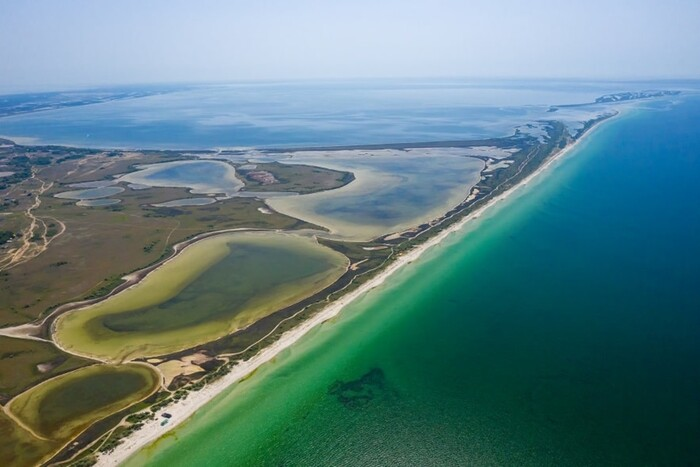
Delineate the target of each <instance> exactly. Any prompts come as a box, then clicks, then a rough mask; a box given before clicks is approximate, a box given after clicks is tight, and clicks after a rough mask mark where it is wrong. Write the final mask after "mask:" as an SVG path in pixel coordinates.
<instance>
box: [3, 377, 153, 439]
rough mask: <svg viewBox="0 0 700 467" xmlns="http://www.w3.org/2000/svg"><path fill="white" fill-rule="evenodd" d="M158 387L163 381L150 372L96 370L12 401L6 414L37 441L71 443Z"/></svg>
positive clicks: (42, 386)
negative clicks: (101, 420)
mask: <svg viewBox="0 0 700 467" xmlns="http://www.w3.org/2000/svg"><path fill="white" fill-rule="evenodd" d="M158 387H160V376H159V375H158V374H157V373H156V372H155V371H154V370H153V369H152V368H151V367H150V366H147V365H143V364H125V365H118V366H114V365H93V366H89V367H86V368H81V369H79V370H76V371H73V372H71V373H68V374H65V375H62V376H58V377H56V378H53V379H50V380H48V381H46V382H44V383H42V384H40V385H38V386H35V387H33V388H32V389H30V390H29V391H26V392H24V393H22V394H21V395H19V396H17V397H16V398H15V399H13V400H12V401H11V402H10V403H9V404H8V406H7V408H6V410H7V412H8V415H11V416H12V417H15V418H16V419H17V420H18V421H19V422H20V423H21V424H22V425H23V426H25V427H26V428H27V429H28V430H31V431H32V432H33V434H34V435H35V436H37V437H39V438H41V439H44V440H49V441H57V442H66V441H69V440H70V439H72V438H74V437H75V436H77V435H78V434H80V433H81V432H82V431H83V430H85V429H86V428H87V427H89V426H90V425H91V424H93V423H94V422H96V421H98V420H100V419H102V418H104V417H107V416H109V415H111V414H113V413H116V412H118V411H120V410H122V409H124V408H125V407H128V406H129V405H131V404H134V403H136V402H138V401H140V400H143V399H145V398H146V397H148V396H149V395H150V394H152V393H153V392H154V391H155V390H156V389H157V388H158Z"/></svg>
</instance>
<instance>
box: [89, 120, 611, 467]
mask: <svg viewBox="0 0 700 467" xmlns="http://www.w3.org/2000/svg"><path fill="white" fill-rule="evenodd" d="M619 115H620V113H618V114H617V115H614V116H611V117H609V118H606V119H604V120H602V121H609V120H612V119H614V118H616V117H618V116H619ZM602 121H598V122H596V123H595V124H594V125H593V126H591V127H590V128H589V129H588V130H587V131H586V132H585V133H584V134H583V135H582V136H581V137H580V138H578V139H576V140H575V141H574V142H573V143H570V144H569V145H567V146H566V147H564V148H563V149H561V150H559V151H558V152H556V153H554V154H552V155H551V156H549V158H548V159H547V160H546V161H545V162H544V163H543V164H542V165H541V166H540V167H538V168H537V169H536V170H535V171H534V172H532V173H531V174H530V175H528V176H526V177H525V178H523V179H522V180H520V182H518V183H517V184H516V185H514V186H513V187H511V188H510V189H508V190H507V191H505V192H504V193H501V194H499V195H498V196H496V197H494V198H492V199H491V200H489V201H488V202H487V203H486V204H485V205H483V206H481V207H479V208H477V209H476V210H474V211H473V212H470V213H468V214H466V215H465V216H464V218H462V219H461V220H459V221H457V222H456V223H455V224H453V225H450V226H449V227H447V228H446V229H445V230H443V231H441V232H439V233H437V234H436V235H435V236H433V237H431V238H429V239H428V240H426V241H425V242H424V243H421V244H419V245H417V246H415V247H413V248H412V249H410V250H408V251H406V252H404V253H402V254H401V255H400V256H398V257H397V259H396V260H395V261H394V262H392V263H391V264H389V266H387V267H386V269H384V270H383V271H381V272H380V273H379V274H378V275H377V276H375V277H373V278H371V279H370V280H368V281H367V282H365V283H363V284H362V285H360V286H359V287H358V288H357V289H355V290H353V291H351V292H349V293H347V294H346V295H343V296H342V297H340V298H339V299H338V300H336V301H334V302H333V303H331V304H329V305H328V306H326V307H325V308H323V309H322V310H321V311H320V312H318V313H316V314H315V315H313V316H312V317H311V318H309V319H308V320H306V321H305V322H303V323H302V324H300V325H299V326H297V327H295V328H294V329H292V330H290V331H287V332H285V333H284V334H282V336H281V337H280V338H279V339H278V340H277V341H275V342H273V343H272V344H270V345H269V346H267V347H266V348H264V349H263V350H262V351H260V352H259V353H258V354H257V355H255V356H254V357H252V358H251V359H249V360H246V361H243V362H240V363H238V364H236V365H235V366H234V367H233V368H232V369H231V371H230V372H229V373H227V374H226V375H224V376H222V377H221V378H220V379H218V380H216V381H214V382H212V383H210V384H207V385H206V386H204V388H202V389H201V390H199V391H196V392H190V393H189V394H188V396H187V397H186V398H184V399H181V400H179V401H177V402H174V403H172V404H171V405H169V406H168V407H167V408H166V409H164V411H167V412H168V413H169V414H170V415H172V417H171V418H170V419H169V423H168V424H167V425H165V426H161V420H160V418H159V417H155V418H154V419H153V420H149V421H147V422H145V423H144V425H143V427H142V428H141V429H140V430H138V431H137V432H135V433H133V434H131V435H130V436H128V437H126V438H125V439H124V440H123V442H122V443H121V444H119V445H117V447H116V448H115V449H114V450H113V451H111V452H110V453H106V454H103V453H100V454H98V457H97V463H96V465H98V466H114V465H119V464H121V463H122V462H124V461H125V460H126V459H128V458H129V457H130V456H132V455H133V454H135V453H136V452H137V451H139V450H140V449H142V448H144V447H146V446H147V445H149V444H151V443H152V442H154V441H156V440H157V439H159V438H160V437H162V436H163V435H164V434H165V433H167V432H168V431H170V430H172V429H173V428H175V427H177V426H178V425H180V424H181V423H183V422H184V421H185V420H187V419H188V418H189V417H190V416H192V415H193V414H194V413H195V412H196V411H197V410H198V409H200V408H201V407H203V406H204V405H205V404H207V403H208V402H209V401H211V400H212V399H213V398H215V397H217V396H218V395H220V394H221V393H223V392H224V391H225V390H226V389H228V388H229V387H230V386H232V385H233V384H235V383H237V382H238V381H240V380H241V379H243V378H245V377H246V376H248V375H249V374H251V373H252V372H253V371H255V370H256V369H258V368H259V367H260V366H262V365H263V364H265V363H267V362H269V361H270V360H272V359H273V358H274V357H275V356H277V355H278V354H279V353H280V352H282V351H283V350H285V349H287V348H289V347H291V346H292V345H293V344H294V343H296V342H297V341H299V339H301V338H302V337H303V336H304V335H306V333H308V332H309V331H310V330H311V329H313V328H314V327H316V326H317V325H319V324H322V323H324V322H326V321H328V320H331V319H333V318H334V317H336V316H337V315H338V314H339V313H340V311H341V310H342V309H343V308H344V307H345V306H346V305H348V304H350V303H352V302H353V301H354V300H356V299H357V298H359V297H361V296H363V295H364V294H365V293H367V292H369V291H370V290H372V289H374V288H377V287H379V286H381V285H382V284H383V283H384V282H385V281H386V280H387V279H388V278H389V277H390V276H391V275H393V274H394V273H395V272H396V271H398V270H400V269H401V268H402V267H404V266H406V265H407V264H410V263H412V262H414V261H416V260H417V259H419V258H420V257H421V256H422V255H423V253H425V252H426V251H427V250H429V249H431V248H432V247H434V246H436V245H439V244H440V243H441V242H442V241H443V240H445V239H446V238H447V237H449V236H450V235H452V234H453V233H455V232H457V231H459V230H461V229H462V228H463V227H464V226H465V225H467V224H468V223H469V222H471V221H472V220H474V219H478V218H479V217H481V215H482V214H484V212H486V211H487V210H489V209H490V208H491V207H493V206H494V205H496V204H497V203H499V202H500V201H503V200H505V199H507V198H508V197H509V196H511V195H512V194H513V193H514V192H516V191H517V190H518V189H519V188H521V187H523V186H526V185H527V184H528V183H530V182H531V181H532V180H533V179H535V178H536V177H538V176H539V175H540V174H541V173H542V172H544V171H545V170H546V169H548V168H549V167H550V166H551V165H552V164H553V163H555V162H557V161H559V160H560V159H561V158H562V157H564V156H565V155H566V154H568V153H569V152H570V151H571V150H573V149H574V148H576V147H577V146H578V145H579V143H580V142H581V141H583V140H585V139H586V138H587V137H588V136H590V135H591V134H592V133H593V131H594V130H595V129H597V128H598V127H599V125H598V124H599V123H601V122H602Z"/></svg>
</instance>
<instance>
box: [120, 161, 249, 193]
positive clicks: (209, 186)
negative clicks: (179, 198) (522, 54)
mask: <svg viewBox="0 0 700 467" xmlns="http://www.w3.org/2000/svg"><path fill="white" fill-rule="evenodd" d="M137 169H138V170H137V171H136V172H131V173H128V174H125V175H122V176H121V177H119V178H118V180H119V181H123V182H127V183H131V184H137V185H145V186H151V187H175V188H189V189H191V190H192V193H195V194H224V195H227V196H230V195H232V194H233V193H236V192H237V191H238V190H240V189H241V188H242V187H243V186H244V184H243V182H242V181H241V180H239V179H238V178H237V177H236V169H235V168H234V167H233V166H232V165H230V164H228V163H226V162H223V161H217V160H189V161H175V162H164V163H160V164H147V165H141V166H138V167H137Z"/></svg>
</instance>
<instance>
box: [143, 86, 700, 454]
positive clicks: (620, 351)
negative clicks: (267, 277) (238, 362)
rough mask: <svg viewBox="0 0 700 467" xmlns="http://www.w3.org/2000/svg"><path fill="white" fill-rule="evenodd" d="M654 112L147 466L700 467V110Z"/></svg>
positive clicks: (161, 447)
mask: <svg viewBox="0 0 700 467" xmlns="http://www.w3.org/2000/svg"><path fill="white" fill-rule="evenodd" d="M647 107H648V108H647V109H642V110H638V111H635V112H632V113H630V114H628V115H626V116H624V117H623V118H620V119H618V120H616V121H612V122H609V123H606V124H604V126H603V127H601V128H600V129H599V130H596V132H595V133H594V134H593V135H591V136H590V138H589V139H588V140H587V141H586V142H585V144H583V145H582V146H580V147H579V148H578V149H577V150H575V151H573V152H572V153H570V154H569V156H568V157H567V158H566V159H565V160H564V161H562V162H561V163H559V164H558V165H557V166H556V167H555V168H553V169H551V170H550V171H549V172H548V173H547V175H546V177H544V178H543V179H540V182H538V183H536V184H533V185H531V186H529V187H528V188H527V189H526V190H524V191H523V192H521V193H520V194H519V195H518V196H515V197H513V198H511V199H510V200H508V201H507V202H505V203H504V204H503V205H501V206H500V207H499V208H497V209H496V210H494V211H492V212H491V213H490V214H489V215H487V216H486V217H484V218H482V219H481V220H480V221H479V222H478V223H475V224H473V225H472V226H471V227H470V228H469V229H467V230H465V231H464V232H462V233H460V234H458V235H455V236H454V237H453V238H452V239H451V240H450V241H449V242H446V243H445V244H444V245H441V246H440V247H439V248H437V249H435V250H434V251H432V252H431V253H430V254H429V255H427V257H425V258H424V259H423V260H421V261H419V262H416V263H414V264H412V265H411V266H408V267H407V268H405V269H404V270H403V271H402V272H400V273H399V274H397V275H396V276H393V277H392V279H391V280H390V282H389V284H387V285H386V286H385V287H383V288H382V289H381V290H378V291H375V292H373V293H371V294H369V295H368V296H367V297H365V298H364V299H363V300H361V301H360V302H358V303H355V304H354V305H352V306H350V307H349V308H347V309H346V310H345V311H344V313H343V316H342V318H341V319H339V320H336V321H335V322H332V323H328V324H326V325H323V326H322V327H321V328H320V329H318V330H316V331H315V332H313V333H312V334H311V335H309V336H308V337H307V338H306V339H304V341H303V342H302V343H301V344H300V345H298V346H296V347H295V348H294V349H292V350H290V351H288V352H286V353H284V354H283V355H281V356H280V357H278V358H277V359H276V361H275V362H273V363H272V364H270V365H267V366H266V367H264V368H262V369H261V370H259V371H258V372H256V373H255V374H254V375H253V376H252V377H250V378H249V379H247V380H246V381H244V382H242V383H240V384H238V385H236V386H235V387H234V388H232V390H230V391H229V392H228V393H227V394H226V395H224V396H223V397H220V398H219V399H218V400H217V401H216V402H214V403H212V404H210V405H209V406H208V407H207V408H206V409H205V410H203V411H200V412H199V413H198V414H197V415H196V416H195V417H194V419H193V420H192V421H191V422H189V423H187V424H186V425H185V426H184V428H182V429H179V430H177V431H176V432H175V434H174V435H173V436H170V437H168V438H166V439H165V440H163V441H161V442H160V443H159V444H158V445H157V446H156V447H154V448H151V449H150V450H148V451H146V452H144V453H142V454H141V455H140V456H139V457H137V458H136V459H135V460H134V461H133V463H134V464H135V465H140V464H141V463H143V462H144V461H145V460H149V461H151V462H153V463H154V464H155V465H178V464H179V465H192V464H196V463H198V462H202V460H203V459H206V461H205V462H206V464H207V465H222V466H223V465H295V466H296V465H299V466H302V465H303V466H309V465H319V466H320V465H417V466H418V465H421V466H422V465H697V464H699V463H700V365H699V364H698V362H699V361H700V288H699V287H698V286H699V284H700V242H699V241H698V239H699V238H700V132H698V130H697V122H699V121H700V101H699V100H698V99H686V100H685V102H683V103H681V104H675V105H667V104H666V103H655V104H651V105H649V106H647Z"/></svg>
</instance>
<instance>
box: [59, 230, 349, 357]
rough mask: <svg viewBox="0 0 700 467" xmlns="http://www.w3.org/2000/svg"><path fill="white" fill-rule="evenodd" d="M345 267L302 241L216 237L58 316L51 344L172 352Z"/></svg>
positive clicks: (242, 322) (256, 235)
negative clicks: (111, 293) (106, 295)
mask: <svg viewBox="0 0 700 467" xmlns="http://www.w3.org/2000/svg"><path fill="white" fill-rule="evenodd" d="M348 264H349V261H348V259H347V258H346V257H345V256H344V255H342V254H340V253H338V252H335V251H333V250H331V249H330V248H328V247H324V246H322V245H319V244H318V243H317V242H316V241H315V240H314V239H312V238H308V237H301V236H297V235H291V234H284V233H278V232H233V233H226V234H221V235H217V236H214V237H210V238H207V239H204V240H201V241H198V242H196V243H194V244H192V245H190V246H188V247H187V248H185V249H184V250H183V251H182V252H181V253H180V254H178V255H177V256H175V257H174V258H173V259H171V260H169V261H167V262H166V263H164V264H163V265H162V266H160V267H159V268H157V269H156V270H154V271H153V272H151V273H150V274H148V276H146V277H145V278H144V279H143V280H142V281H141V282H139V283H137V284H136V285H134V286H132V287H130V288H129V289H127V290H125V291H123V292H121V293H119V294H117V295H114V296H112V297H110V298H108V299H106V300H104V301H102V302H99V303H97V304H95V305H92V306H89V307H87V308H83V309H78V310H74V311H71V312H69V313H67V314H65V315H63V316H61V317H60V318H59V319H58V320H57V321H56V324H55V332H54V339H55V341H56V342H57V343H58V344H59V346H60V347H62V348H64V349H66V350H68V351H70V352H72V353H75V354H79V355H86V356H91V357H94V358H98V359H102V360H105V361H114V362H116V361H124V360H129V359H134V358H140V357H151V356H158V355H164V354H168V353H172V352H176V351H179V350H182V349H185V348H189V347H193V346H195V345H198V344H202V343H205V342H209V341H212V340H214V339H217V338H220V337H223V336H225V335H228V334H231V333H232V332H235V331H236V330H238V329H241V328H244V327H246V326H247V325H249V324H251V323H253V322H255V321H257V320H259V319H260V318H262V317H265V316H267V315H269V314H270V313H272V312H274V311H277V310H280V309H282V308H284V307H287V306H289V305H293V304H294V303H297V302H299V301H301V300H303V299H304V298H306V297H308V296H311V295H313V294H314V293H316V292H319V291H321V290H323V289H324V288H326V287H328V286H329V285H331V284H333V283H334V282H335V281H336V280H337V279H338V278H339V277H340V276H342V275H343V274H344V273H345V271H346V270H347V267H348Z"/></svg>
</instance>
